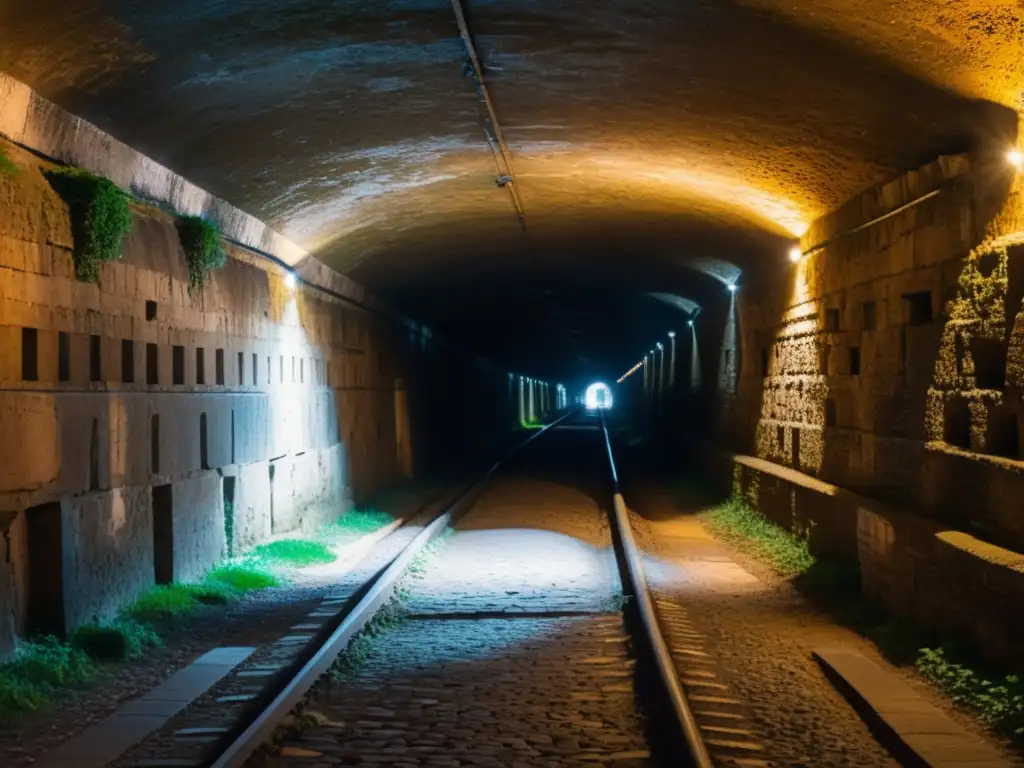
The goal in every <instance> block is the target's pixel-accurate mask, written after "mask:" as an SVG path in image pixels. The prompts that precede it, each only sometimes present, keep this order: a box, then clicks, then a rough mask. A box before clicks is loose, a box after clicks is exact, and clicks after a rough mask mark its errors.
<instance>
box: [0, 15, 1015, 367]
mask: <svg viewBox="0 0 1024 768" xmlns="http://www.w3.org/2000/svg"><path fill="white" fill-rule="evenodd" d="M468 8H469V17H470V24H471V27H472V29H473V32H474V35H475V37H476V42H477V47H478V49H479V53H480V56H481V58H482V60H483V62H484V68H485V72H484V75H485V80H486V82H487V84H488V87H489V89H490V91H491V94H492V96H493V99H494V102H495V104H496V109H497V112H498V115H499V119H500V121H501V125H502V128H503V130H504V132H505V134H506V136H507V139H508V142H509V145H510V148H511V152H512V157H513V163H514V166H515V170H516V173H517V178H518V182H517V184H518V186H519V189H520V193H521V196H522V199H523V202H524V206H525V209H526V213H527V224H528V230H529V232H530V241H529V242H530V246H529V247H528V246H527V241H526V240H524V238H523V237H522V235H521V233H520V232H519V229H518V226H517V223H516V219H515V216H514V214H513V211H512V206H511V204H510V201H509V198H508V195H507V193H506V192H505V191H503V190H501V189H498V188H497V187H496V186H495V183H494V179H495V176H496V172H495V166H494V161H493V159H492V157H491V155H490V151H489V150H488V148H487V145H486V143H485V141H484V134H483V126H482V121H481V115H482V107H481V106H480V104H479V103H478V101H477V96H476V93H475V90H474V87H473V84H472V81H471V80H470V78H468V77H467V76H466V75H465V74H464V68H463V64H464V61H465V52H464V49H463V46H462V42H461V40H460V39H459V36H458V30H457V27H456V25H455V20H454V16H453V14H452V12H451V8H450V6H449V4H448V3H447V2H445V1H444V0H407V1H406V2H400V3H394V4H389V5H387V6H380V4H379V3H371V2H365V0H349V1H347V2H342V3H323V2H315V1H314V0H291V1H290V2H288V3H286V4H284V5H281V4H280V3H260V2H249V3H245V4H243V5H241V6H239V5H238V4H234V3H228V2H199V1H198V0H190V1H188V2H182V3H176V4H174V5H173V6H153V7H142V6H139V5H136V4H129V3H115V4H100V3H98V2H92V1H90V0H78V2H75V3H73V4H71V5H70V6H69V4H68V3H66V2H57V0H44V1H43V2H40V3H33V4H31V5H30V6H22V7H19V8H16V9H9V10H8V11H6V16H5V18H4V23H3V24H2V25H0V30H2V31H0V51H3V53H2V54H0V70H4V71H7V72H10V73H11V74H12V75H13V76H15V77H17V78H20V79H22V80H24V81H26V82H27V83H29V84H30V85H32V86H33V87H35V88H37V89H38V90H39V91H40V92H41V93H42V94H43V95H45V96H47V97H50V98H52V99H54V100H55V101H56V102H57V103H58V104H60V105H62V106H64V107H66V108H68V109H70V110H72V111H73V112H75V113H77V114H81V115H82V116H83V117H85V118H86V119H89V120H92V121H94V122H96V123H97V124H98V125H99V126H100V127H101V128H103V129H105V130H107V131H109V132H111V133H112V134H113V135H115V136H117V137H118V138H121V139H122V140H124V141H126V142H128V143H129V144H130V145H132V146H134V147H137V148H138V149H140V150H141V151H143V152H145V153H148V154H150V155H151V156H152V157H154V158H155V159H156V160H158V161H160V162H163V163H164V164H165V165H168V166H169V167H171V168H172V169H174V170H175V171H177V172H179V173H182V174H184V175H185V176H186V177H187V178H189V179H191V180H193V181H195V182H197V183H198V184H200V185H201V186H203V187H205V188H207V189H209V190H210V191H212V192H213V193H215V194H217V195H220V196H221V197H223V198H225V199H227V200H229V201H231V202H232V203H234V204H235V205H238V206H239V207H241V208H242V209H243V210H246V211H248V212H250V213H253V214H255V215H256V216H258V217H260V218H262V219H264V220H266V221H267V222H268V223H270V224H271V225H272V226H273V227H275V228H277V229H278V230H279V231H281V232H282V233H283V234H285V235H286V236H288V237H291V238H292V239H294V240H295V241H296V242H298V243H299V244H300V245H302V246H304V247H306V248H308V249H310V250H311V251H313V252H314V253H315V254H316V255H317V256H318V257H319V258H320V259H321V260H323V261H324V262H325V263H327V264H328V265H329V266H331V267H334V268H336V269H339V270H341V271H343V272H345V273H346V274H351V275H352V276H354V277H356V278H357V279H358V280H360V281H362V282H365V283H366V284H367V285H369V286H370V287H373V288H377V289H380V290H383V291H385V292H387V293H389V294H391V295H394V296H396V297H398V298H399V299H400V300H401V302H402V303H403V305H406V306H408V307H409V308H410V309H412V310H413V311H414V314H417V315H419V316H421V317H423V319H426V320H444V321H446V323H448V324H453V325H457V326H459V327H460V328H461V330H462V331H463V333H464V334H466V335H467V337H471V338H472V340H473V343H474V344H475V345H479V347H480V348H481V349H488V348H489V349H491V350H492V351H493V347H488V344H494V343H495V338H494V337H495V335H512V334H514V331H513V330H511V329H510V327H509V326H514V325H515V324H514V323H513V324H509V323H507V319H508V317H509V314H510V313H511V314H513V315H514V316H515V317H516V318H517V319H519V320H521V321H524V322H528V321H529V320H530V318H531V315H532V314H533V312H534V310H533V305H532V303H531V302H530V301H528V300H527V296H528V295H529V293H531V292H532V291H533V289H534V288H535V286H534V285H533V284H532V283H531V282H530V280H526V281H525V282H524V281H522V278H520V279H519V280H518V281H512V282H510V281H509V280H508V278H510V277H512V276H514V275H523V274H524V272H526V273H530V274H532V276H533V277H532V279H536V280H541V281H543V282H546V283H548V284H549V285H551V286H552V287H553V288H554V289H555V290H556V293H557V295H558V297H559V298H562V299H565V298H566V294H571V292H572V291H571V286H572V285H573V284H574V283H576V282H577V280H576V278H577V277H579V275H578V271H579V270H581V269H586V270H587V271H588V273H589V274H590V276H591V277H590V279H591V280H594V281H596V282H598V283H599V284H600V286H601V288H600V291H601V293H602V294H603V295H604V296H605V299H604V300H605V301H606V302H608V303H610V304H611V306H612V307H613V308H614V312H615V313H616V314H617V315H619V316H621V317H623V318H626V317H628V316H630V315H631V314H633V312H631V307H633V304H632V303H631V302H629V301H624V300H623V299H622V297H617V296H616V293H617V291H616V290H615V289H616V288H619V289H621V288H623V287H626V286H629V289H630V290H631V291H632V290H658V291H662V292H673V293H677V294H680V295H683V296H686V297H688V298H691V299H696V300H697V301H699V302H701V303H703V302H704V301H706V300H707V299H708V295H709V291H710V290H711V289H712V288H713V287H714V283H713V282H712V283H708V282H707V281H706V280H705V279H704V278H702V277H701V276H699V275H697V276H695V275H691V274H689V273H688V271H687V270H686V269H685V268H684V267H685V266H686V265H691V266H695V267H697V268H698V269H701V268H703V267H702V264H703V260H706V259H708V258H711V259H716V260H718V261H720V262H725V263H729V262H731V263H735V264H739V265H740V266H741V267H742V268H743V269H745V270H748V271H751V270H752V271H755V272H756V271H758V270H759V269H760V268H766V269H770V270H774V269H778V268H781V267H783V266H784V264H785V260H786V254H787V252H788V250H789V244H788V243H787V242H786V239H787V238H790V237H792V235H793V234H799V233H800V232H802V230H803V229H804V228H805V227H806V226H807V225H808V224H809V223H810V222H811V221H813V220H814V219H815V218H817V217H818V216H820V215H822V214H824V213H826V212H827V211H829V210H831V209H833V208H835V207H837V206H838V205H840V204H841V203H843V202H845V201H846V200H847V199H849V198H850V197H851V196H853V195H854V194H856V193H858V192H860V191H862V190H863V189H865V188H867V187H870V186H871V185H872V184H875V183H878V182H880V181H884V180H886V179H888V178H891V177H892V176H893V175H894V174H896V173H898V172H901V171H905V170H908V169H910V168H912V167H914V166H916V165H917V164H919V162H920V161H921V159H923V158H928V157H932V156H934V155H935V154H938V153H940V152H949V151H956V150H960V149H963V148H966V147H967V146H969V145H972V144H974V143H975V142H976V141H978V140H982V141H986V142H987V141H991V142H993V143H998V144H1000V145H1004V144H1006V143H1008V142H1010V141H1012V139H1013V135H1014V131H1015V128H1014V118H1015V115H1014V110H1016V109H1018V108H1019V105H1020V99H1021V92H1022V89H1024V65H1022V64H1021V62H1022V61H1024V43H1022V38H1024V35H1022V32H1021V19H1020V11H1019V8H1018V7H1017V4H1016V3H1014V2H1013V1H1012V0H990V1H985V0H971V1H970V2H961V3H943V4H941V6H939V7H936V6H935V5H934V4H932V3H928V2H924V0H915V2H908V3H899V4H898V5H896V6H893V4H892V3H890V2H885V1H883V0H858V1H857V2H856V3H855V4H853V5H851V4H850V3H849V2H840V0H828V1H827V2H820V1H819V0H813V1H812V0H800V1H799V2H795V3H794V2H785V3H784V2H779V0H751V1H750V2H730V3H726V4H722V3H717V2H695V3H677V2H670V1H668V0H664V1H662V2H656V3H648V4H646V5H644V6H643V7H642V8H637V7H635V6H633V5H631V4H629V3H625V2H621V0H605V1H604V2H598V3H594V2H569V3H558V4H554V5H553V4H550V3H537V2H534V0H517V1H516V2H513V3H508V2H503V3H500V4H499V3H491V2H471V3H469V4H468ZM82 30H89V31H88V32H83V31H82ZM524 260H526V261H527V262H528V263H526V264H524ZM552 270H555V272H554V273H552ZM498 275H503V276H504V278H505V280H504V282H505V288H504V289H503V290H502V291H501V292H500V293H499V297H500V299H501V300H502V301H501V303H502V304H503V305H504V308H503V312H502V314H500V315H499V314H496V313H494V312H493V307H494V303H495V302H494V301H492V300H489V299H487V298H485V297H484V296H479V297H475V298H474V299H473V300H472V301H473V303H472V306H464V307H460V306H458V305H459V304H460V303H461V302H463V301H466V300H467V293H473V292H475V291H478V290H480V289H481V288H482V285H483V283H484V282H486V281H490V280H494V279H497V276H498ZM428 286H429V288H428ZM467 286H469V288H471V290H470V291H467V290H466V287H467ZM453 297H459V299H460V301H459V302H453V301H452V298H453ZM595 322H596V321H595ZM548 323H549V325H548V326H547V327H551V325H554V326H558V327H560V328H561V329H563V330H568V326H567V324H566V323H565V321H564V320H563V321H560V320H549V321H548ZM474 326H477V327H479V328H480V331H479V332H473V327H474ZM515 338H517V339H520V340H521V339H525V338H529V337H528V335H527V334H522V335H521V336H515ZM593 338H594V339H600V338H601V332H600V330H597V331H595V333H594V335H593ZM577 343H580V342H577ZM591 343H592V344H593V343H594V342H591ZM551 344H552V345H555V344H556V340H555V339H553V340H552V341H551ZM508 346H509V347H510V350H509V351H507V354H514V352H513V351H511V350H514V349H515V347H516V344H514V343H510V344H509V345H508ZM556 348H557V352H558V353H559V354H561V355H566V354H570V355H573V354H576V353H575V351H574V350H573V347H572V344H571V343H570V342H568V341H567V340H566V339H564V338H562V337H561V335H557V347H556ZM584 354H585V355H586V356H588V357H593V353H592V352H591V353H589V354H588V353H584ZM551 357H552V358H553V360H552V361H551V362H550V363H549V364H554V360H557V357H558V355H556V354H552V355H551Z"/></svg>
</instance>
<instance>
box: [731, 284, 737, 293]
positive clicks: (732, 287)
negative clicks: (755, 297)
mask: <svg viewBox="0 0 1024 768" xmlns="http://www.w3.org/2000/svg"><path fill="white" fill-rule="evenodd" d="M738 287H739V286H738V285H736V283H729V292H730V293H736V289H737V288H738Z"/></svg>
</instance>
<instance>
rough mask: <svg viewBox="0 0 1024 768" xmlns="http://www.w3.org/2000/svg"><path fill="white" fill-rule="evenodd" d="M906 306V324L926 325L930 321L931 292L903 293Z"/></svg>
mask: <svg viewBox="0 0 1024 768" xmlns="http://www.w3.org/2000/svg"><path fill="white" fill-rule="evenodd" d="M903 298H904V300H905V301H906V307H907V324H908V325H927V324H928V323H930V322H931V321H932V317H933V313H932V292H931V291H919V292H917V293H907V294H904V295H903Z"/></svg>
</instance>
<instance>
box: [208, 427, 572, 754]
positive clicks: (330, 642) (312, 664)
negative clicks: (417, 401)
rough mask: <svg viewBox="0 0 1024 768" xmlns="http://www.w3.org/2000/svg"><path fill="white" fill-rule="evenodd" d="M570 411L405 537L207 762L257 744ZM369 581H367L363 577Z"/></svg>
mask: <svg viewBox="0 0 1024 768" xmlns="http://www.w3.org/2000/svg"><path fill="white" fill-rule="evenodd" d="M574 412H575V411H569V412H567V413H565V414H563V415H562V416H560V417H559V418H557V419H555V420H554V421H552V422H551V423H550V424H547V425H545V426H544V427H542V428H541V429H539V430H537V431H536V432H534V433H533V434H532V435H530V437H528V438H527V439H526V440H523V441H522V442H520V443H518V444H517V445H515V446H514V447H513V448H512V449H511V450H509V451H508V452H507V453H505V455H504V456H502V457H501V458H500V459H498V461H496V462H495V463H494V465H493V466H491V468H490V469H489V470H487V472H486V473H484V475H483V476H482V477H481V478H480V479H479V480H477V481H476V482H475V483H473V484H472V485H471V486H470V487H469V488H467V489H466V490H465V491H464V492H463V493H462V494H460V495H459V497H458V498H457V499H456V500H455V501H453V502H452V503H451V504H450V505H449V506H448V508H447V509H446V510H445V511H443V512H441V513H440V514H439V515H438V516H437V517H436V518H434V519H433V520H432V521H431V522H430V523H429V524H428V525H427V526H426V527H424V529H423V530H422V531H420V532H419V533H418V534H416V537H415V538H414V539H413V540H412V541H410V542H409V543H408V544H406V546H405V547H404V548H403V549H402V551H401V552H400V553H399V554H398V556H397V557H395V559H394V560H392V561H391V563H390V564H389V565H388V566H387V567H386V568H385V569H384V570H383V571H381V572H380V574H379V575H377V576H376V577H374V578H373V579H371V580H370V582H372V585H371V586H370V587H369V589H368V590H367V591H366V594H365V595H363V597H362V599H360V600H359V602H358V603H356V605H355V606H354V607H353V608H352V610H351V611H350V612H349V613H348V614H347V615H346V616H345V617H344V618H343V619H342V621H341V623H340V624H339V625H338V627H337V629H335V630H334V632H332V633H331V635H330V637H328V638H327V639H326V640H325V641H324V643H323V644H322V645H321V646H320V648H318V649H317V651H316V652H315V653H314V654H313V656H312V657H311V658H310V659H309V660H308V661H307V662H306V663H305V664H304V665H303V666H302V668H301V669H300V670H299V671H298V672H297V673H296V674H295V676H294V677H293V678H292V679H291V680H290V681H289V682H288V683H287V684H286V685H285V687H284V688H283V689H282V690H281V691H280V693H278V694H277V696H275V697H274V699H273V701H271V703H270V704H269V705H268V706H267V707H266V708H265V709H263V710H262V711H261V712H260V713H259V714H258V715H257V716H256V718H255V720H253V721H252V722H251V723H250V724H249V726H248V727H246V729H245V730H244V731H243V732H242V733H241V734H240V735H239V736H238V737H237V738H236V739H235V740H234V741H232V742H231V744H229V745H228V747H227V748H226V749H225V750H224V751H223V752H221V753H220V755H219V756H218V757H217V758H216V760H214V761H213V762H212V763H210V767H211V768H241V766H242V765H243V764H244V763H245V761H246V760H248V759H249V757H250V756H251V755H252V754H253V753H254V752H255V751H256V750H257V749H258V748H259V747H260V745H261V744H263V743H264V742H265V741H267V739H268V738H269V737H270V735H271V734H272V733H273V732H274V729H275V728H277V726H278V724H279V723H280V722H281V721H282V720H283V719H284V718H285V716H287V715H288V713H290V712H291V711H292V710H293V709H294V708H295V706H296V705H297V704H298V703H299V702H300V701H302V699H303V697H304V696H305V695H306V693H307V692H308V691H309V689H310V688H312V687H313V685H314V684H315V683H316V682H317V680H319V679H320V677H321V676H322V675H324V674H325V673H326V672H327V671H328V670H329V669H330V668H331V665H333V664H334V662H335V660H336V659H337V658H338V656H340V655H341V654H342V653H343V652H344V651H345V649H346V648H347V647H348V645H349V643H350V642H351V641H352V638H353V637H355V635H356V633H357V632H359V630H361V629H362V628H363V627H364V626H366V624H367V623H369V621H370V620H371V619H372V618H373V616H374V615H375V614H376V613H377V611H378V610H379V609H380V607H381V606H383V605H384V603H386V602H387V601H388V600H389V599H390V598H391V596H392V595H393V594H394V592H395V588H396V587H397V585H398V582H399V580H400V579H401V578H402V576H404V575H405V571H406V569H407V567H408V565H409V563H410V562H412V560H413V558H414V557H416V555H418V554H419V553H420V552H421V551H423V548H424V547H426V546H427V544H429V543H430V542H431V541H433V540H434V539H435V538H436V537H437V536H438V535H440V534H441V533H442V532H443V531H444V530H445V528H447V527H448V526H449V525H451V523H452V521H453V520H454V519H455V517H456V515H458V514H459V513H460V512H462V511H464V510H465V509H466V508H467V507H468V506H470V505H471V504H472V503H473V502H475V501H476V498H477V495H478V494H479V492H480V491H481V490H482V488H483V486H484V484H485V483H486V482H487V481H488V480H489V479H490V478H491V476H492V475H494V473H495V472H497V471H498V469H500V468H501V466H502V465H503V464H505V463H506V462H507V461H508V460H509V459H511V458H512V457H513V456H514V455H515V454H517V453H519V451H521V450H522V449H523V448H525V447H526V446H527V445H529V444H530V443H532V442H533V441H534V440H536V439H537V438H539V437H540V436H541V435H543V434H545V433H546V432H548V431H549V430H550V429H552V428H553V427H555V426H557V425H558V424H560V423H561V422H563V421H564V420H565V419H567V418H569V417H570V416H571V415H572V414H573V413H574ZM368 583H369V582H368Z"/></svg>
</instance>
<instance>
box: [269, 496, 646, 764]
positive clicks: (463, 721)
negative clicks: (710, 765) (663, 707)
mask: <svg viewBox="0 0 1024 768" xmlns="http://www.w3.org/2000/svg"><path fill="white" fill-rule="evenodd" d="M407 589H408V590H409V595H408V598H407V600H406V601H405V606H406V609H407V611H408V616H407V618H406V619H405V620H404V621H402V622H401V623H399V624H398V625H397V626H395V627H393V628H392V629H390V630H388V631H387V632H385V633H384V634H383V635H381V636H380V637H379V638H378V639H377V640H376V641H375V643H374V644H373V646H372V647H371V649H370V652H369V654H368V657H367V659H366V662H365V664H364V665H363V666H362V667H360V668H359V669H358V670H357V671H355V672H352V673H349V674H348V676H346V677H345V678H344V679H343V680H341V681H335V682H334V683H333V684H332V685H331V686H330V689H329V690H328V689H327V688H325V687H324V688H321V689H320V690H319V691H318V697H317V699H316V700H315V703H314V704H313V705H312V706H313V708H315V709H316V710H317V711H319V712H320V713H322V714H323V715H324V716H325V717H326V718H327V719H328V722H327V723H326V724H325V725H322V726H320V727H317V728H315V729H313V730H310V731H306V732H305V733H303V734H302V736H301V737H300V738H298V739H296V740H294V741H290V742H285V743H283V744H282V748H281V749H280V751H279V753H278V754H266V753H265V754H262V755H260V756H258V757H255V758H254V759H253V761H252V764H257V763H258V762H261V763H262V764H264V765H273V766H296V767H297V768H299V767H301V768H306V767H307V766H327V765H374V766H376V765H380V766H451V767H452V768H456V767H457V766H464V765H465V766H505V767H507V768H517V767H518V766H570V765H603V766H614V767H615V768H627V767H632V766H646V765H649V764H651V758H650V754H649V752H648V747H647V738H646V733H645V728H646V722H645V719H644V718H643V716H642V714H641V713H640V712H639V709H638V704H637V697H636V692H635V689H634V662H633V659H632V657H631V653H630V647H629V642H628V637H627V634H626V630H625V628H624V626H623V622H622V619H621V613H620V610H619V609H618V607H617V605H618V595H619V593H620V587H619V582H618V576H617V573H616V569H615V563H614V559H613V554H612V549H611V545H610V534H609V529H608V522H607V518H606V516H605V514H604V512H602V511H601V509H600V508H599V507H598V505H597V503H596V502H595V501H594V500H593V499H592V498H591V497H590V496H589V495H588V494H586V493H584V492H583V491H581V490H578V489H576V488H574V487H572V486H570V485H566V484H561V483H557V482H545V481H541V480H538V479H535V478H534V479H531V478H529V477H523V476H509V477H505V478H502V479H500V480H498V481H496V482H495V483H493V484H492V485H491V487H490V488H489V490H488V491H487V492H485V494H484V495H483V497H482V498H481V499H480V500H479V501H478V503H477V504H476V506H475V507H474V509H473V510H472V511H470V512H469V513H468V514H467V515H466V516H465V518H464V519H463V520H461V521H460V522H459V523H458V525H457V526H456V531H455V532H454V533H453V534H452V535H451V536H450V537H449V538H448V539H447V540H446V541H445V542H444V543H443V544H442V545H441V546H440V548H439V549H438V550H437V551H436V552H435V553H434V554H433V555H431V556H430V557H429V559H428V560H427V562H426V565H425V567H424V569H423V570H422V571H421V572H420V573H418V574H417V576H416V577H415V578H413V579H410V580H409V581H408V583H407Z"/></svg>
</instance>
